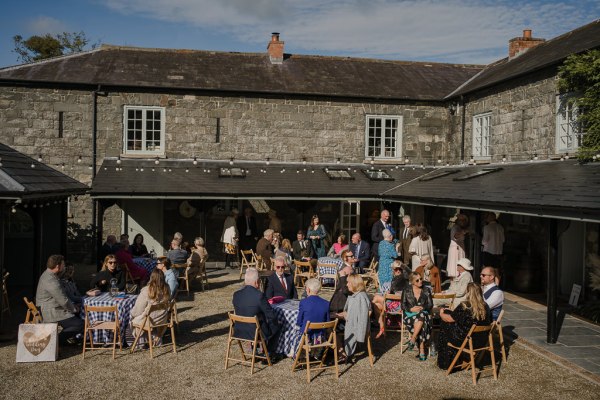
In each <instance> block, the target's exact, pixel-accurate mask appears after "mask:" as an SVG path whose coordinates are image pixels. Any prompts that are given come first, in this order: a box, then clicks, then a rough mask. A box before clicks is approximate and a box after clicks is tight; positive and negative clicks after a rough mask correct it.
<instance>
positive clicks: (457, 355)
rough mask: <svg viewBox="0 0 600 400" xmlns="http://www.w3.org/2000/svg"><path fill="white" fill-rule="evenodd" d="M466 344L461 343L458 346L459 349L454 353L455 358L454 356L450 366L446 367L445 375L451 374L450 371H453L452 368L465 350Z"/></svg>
mask: <svg viewBox="0 0 600 400" xmlns="http://www.w3.org/2000/svg"><path fill="white" fill-rule="evenodd" d="M465 345H466V343H465V342H464V341H463V344H462V346H460V348H459V349H458V350H457V351H456V356H454V359H453V360H452V363H451V364H450V366H449V367H448V369H447V370H446V375H449V374H450V372H452V370H453V369H454V366H455V365H456V362H457V361H458V359H459V358H460V356H461V354H462V352H463V350H464V348H465Z"/></svg>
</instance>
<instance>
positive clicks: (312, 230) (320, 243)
mask: <svg viewBox="0 0 600 400" xmlns="http://www.w3.org/2000/svg"><path fill="white" fill-rule="evenodd" d="M306 236H308V239H309V240H310V242H311V244H312V247H313V250H314V253H315V258H321V257H325V255H326V254H327V249H326V248H325V238H326V237H327V231H325V227H324V226H323V225H321V224H320V223H319V216H318V215H313V216H312V218H311V219H310V226H309V227H308V229H307V232H306Z"/></svg>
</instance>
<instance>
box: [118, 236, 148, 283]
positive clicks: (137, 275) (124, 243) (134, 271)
mask: <svg viewBox="0 0 600 400" xmlns="http://www.w3.org/2000/svg"><path fill="white" fill-rule="evenodd" d="M115 257H117V263H118V264H119V265H121V264H127V268H129V273H130V274H131V276H132V277H133V279H139V280H140V284H141V285H142V286H143V285H144V284H145V283H146V282H147V281H148V272H147V271H146V270H145V269H144V268H142V267H140V266H139V265H137V264H136V263H135V262H134V261H133V257H131V254H130V253H129V240H127V239H123V240H121V248H120V249H119V250H118V251H117V252H116V253H115Z"/></svg>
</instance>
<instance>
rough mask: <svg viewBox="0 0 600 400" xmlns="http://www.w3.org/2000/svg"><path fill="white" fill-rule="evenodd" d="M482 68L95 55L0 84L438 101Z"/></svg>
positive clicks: (19, 70) (232, 56)
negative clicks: (65, 85) (41, 84)
mask: <svg viewBox="0 0 600 400" xmlns="http://www.w3.org/2000/svg"><path fill="white" fill-rule="evenodd" d="M482 68H483V66H481V65H460V64H439V63H425V62H405V61H388V60H374V59H361V58H350V57H326V56H307V55H294V54H292V55H290V54H286V55H285V57H284V61H283V63H282V64H272V63H271V62H270V60H269V56H268V54H267V53H266V52H265V53H262V54H261V53H230V52H229V53H228V52H216V51H199V50H173V49H145V48H135V47H118V46H109V45H104V46H102V47H100V48H99V49H96V50H92V51H88V52H82V53H78V54H74V55H69V56H63V57H58V58H54V59H49V60H44V61H40V62H37V63H33V64H25V65H21V66H15V67H8V68H2V69H0V84H12V83H17V82H30V83H46V84H48V83H50V84H70V85H72V84H74V85H89V86H90V87H97V86H98V85H102V86H116V87H128V88H148V89H162V90H170V89H181V90H192V91H195V90H199V91H219V92H237V93H260V94H273V95H308V96H327V97H330V96H333V97H346V98H373V99H389V100H431V101H441V100H442V99H443V98H444V97H445V96H446V95H448V94H449V93H450V92H451V91H453V90H454V89H456V88H457V87H458V86H459V85H461V84H462V83H463V82H465V81H466V80H467V79H469V78H471V77H472V76H473V75H475V74H476V73H477V72H479V71H480V70H481V69H482Z"/></svg>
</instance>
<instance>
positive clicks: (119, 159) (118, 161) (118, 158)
mask: <svg viewBox="0 0 600 400" xmlns="http://www.w3.org/2000/svg"><path fill="white" fill-rule="evenodd" d="M117 165H121V156H119V157H117Z"/></svg>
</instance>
